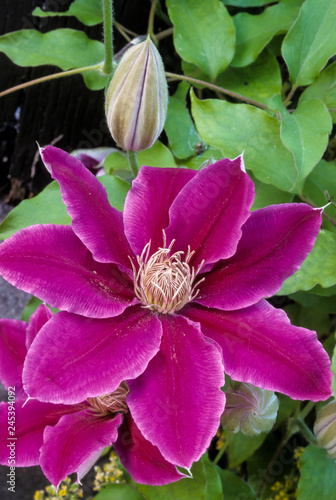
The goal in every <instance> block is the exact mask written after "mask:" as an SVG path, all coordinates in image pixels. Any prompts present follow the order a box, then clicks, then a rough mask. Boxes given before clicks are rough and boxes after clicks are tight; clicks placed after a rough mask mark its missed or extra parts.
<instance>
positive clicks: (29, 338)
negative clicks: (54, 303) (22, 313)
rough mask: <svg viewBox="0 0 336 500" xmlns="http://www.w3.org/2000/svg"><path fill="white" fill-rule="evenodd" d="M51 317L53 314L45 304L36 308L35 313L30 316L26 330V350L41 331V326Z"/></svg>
mask: <svg viewBox="0 0 336 500" xmlns="http://www.w3.org/2000/svg"><path fill="white" fill-rule="evenodd" d="M52 317H53V313H52V312H51V311H50V309H49V307H48V306H46V305H45V304H41V305H39V306H38V308H37V309H36V311H34V312H33V314H32V315H31V316H30V320H29V325H28V328H27V335H26V346H27V349H29V347H30V346H31V344H32V342H33V340H34V339H35V337H36V335H37V334H38V332H39V331H40V330H41V328H42V326H44V325H45V324H46V322H47V321H49V320H50V318H52Z"/></svg>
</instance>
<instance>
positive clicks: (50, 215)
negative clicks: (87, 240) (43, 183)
mask: <svg viewBox="0 0 336 500" xmlns="http://www.w3.org/2000/svg"><path fill="white" fill-rule="evenodd" d="M70 222H71V219H70V217H69V216H68V214H67V211H66V206H65V205H64V203H63V201H62V197H61V192H60V188H59V185H58V184H57V182H56V181H54V182H52V183H51V184H49V186H47V187H46V188H45V189H44V190H43V191H42V193H40V194H39V195H38V196H36V197H35V198H31V199H30V200H23V201H22V202H21V203H20V204H19V205H18V206H17V207H16V208H14V209H13V210H12V211H11V212H10V213H9V214H8V215H7V217H6V219H5V220H4V221H3V223H2V224H1V225H0V239H1V240H5V239H6V238H9V237H10V236H12V234H14V233H16V232H17V231H19V230H20V229H23V228H24V227H28V226H33V225H35V224H70Z"/></svg>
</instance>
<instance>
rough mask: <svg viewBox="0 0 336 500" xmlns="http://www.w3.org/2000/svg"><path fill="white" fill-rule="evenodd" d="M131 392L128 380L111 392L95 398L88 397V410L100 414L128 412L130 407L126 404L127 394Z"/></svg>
mask: <svg viewBox="0 0 336 500" xmlns="http://www.w3.org/2000/svg"><path fill="white" fill-rule="evenodd" d="M128 393H129V388H128V386H127V384H126V382H122V383H121V384H120V386H119V387H118V389H116V390H115V391H114V392H112V393H110V394H104V395H102V396H97V397H95V398H87V400H86V401H87V402H88V403H89V405H90V406H89V408H88V409H87V410H88V411H93V412H94V413H98V414H100V415H103V416H105V415H109V414H111V413H112V414H116V413H126V412H127V411H128V407H127V404H126V396H127V394H128Z"/></svg>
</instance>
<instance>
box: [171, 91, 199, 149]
mask: <svg viewBox="0 0 336 500" xmlns="http://www.w3.org/2000/svg"><path fill="white" fill-rule="evenodd" d="M188 91H189V85H188V84H187V83H185V82H182V83H180V84H179V86H178V88H177V90H176V92H175V94H174V95H172V96H170V97H169V104H168V114H167V118H166V124H165V131H166V134H167V136H168V140H169V147H170V149H171V151H172V152H173V153H174V155H175V156H176V157H177V158H180V159H182V158H189V157H190V156H193V155H194V154H195V148H196V145H197V144H198V143H199V142H200V140H201V139H200V136H199V135H198V133H197V131H196V129H195V125H194V124H193V122H192V119H191V116H190V114H189V111H188V109H187V107H186V95H187V93H188Z"/></svg>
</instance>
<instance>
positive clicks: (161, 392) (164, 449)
mask: <svg viewBox="0 0 336 500" xmlns="http://www.w3.org/2000/svg"><path fill="white" fill-rule="evenodd" d="M41 155H42V159H43V161H44V163H45V165H46V167H47V168H48V170H49V171H50V173H51V175H52V176H53V178H54V179H56V180H57V181H58V182H59V184H60V187H61V193H62V197H63V200H64V203H65V204H66V205H67V209H68V213H69V215H70V217H71V218H72V224H71V227H68V226H55V225H45V226H41V225H37V226H32V227H29V228H26V229H23V230H21V231H19V232H18V233H17V234H15V235H14V236H12V237H11V238H10V239H9V240H7V241H5V242H4V243H3V244H2V245H1V247H0V273H1V274H2V276H3V277H4V278H5V279H6V280H8V281H9V282H10V283H12V284H13V285H15V286H17V287H18V288H21V289H23V290H25V291H27V292H29V293H32V294H33V295H35V296H37V297H39V298H40V299H41V300H43V301H45V302H47V303H48V304H50V305H51V306H53V307H56V308H58V309H61V312H59V313H58V314H56V315H55V316H54V317H53V318H52V319H51V320H50V321H49V322H48V323H47V324H46V325H45V326H44V327H43V328H42V329H41V330H40V332H39V333H38V335H37V336H36V338H35V340H34V342H33V344H32V346H31V347H30V349H29V352H28V355H27V358H26V361H25V366H24V370H23V381H24V387H25V391H26V393H27V394H29V396H31V397H33V398H37V399H39V400H41V401H45V402H54V403H67V404H76V403H79V402H81V401H83V400H84V399H87V398H88V397H96V396H98V395H100V394H109V393H112V392H113V391H115V390H116V389H117V388H118V386H119V385H120V383H121V382H122V381H124V380H126V381H127V384H128V386H129V388H130V393H129V395H128V396H127V404H128V407H129V408H130V410H131V413H132V417H133V418H134V421H135V423H136V425H137V426H138V427H139V429H140V431H141V433H142V434H143V436H144V437H145V438H146V439H147V440H149V441H150V442H151V443H153V444H154V445H156V446H158V448H159V449H160V451H161V453H162V455H163V456H164V458H165V459H166V460H168V461H169V462H171V463H174V464H177V465H179V466H182V467H185V468H187V469H189V468H190V467H191V465H192V463H193V462H194V461H195V460H198V459H199V458H200V456H201V455H202V453H203V452H204V451H205V450H206V448H207V447H208V446H209V444H210V441H211V438H212V436H213V435H214V434H215V432H216V430H217V428H218V425H219V422H220V416H221V414H222V412H223V409H224V403H225V401H224V393H223V391H222V390H221V386H222V385H223V384H224V369H225V371H226V372H227V373H228V374H229V375H230V377H231V378H232V379H234V380H237V381H241V382H245V383H252V384H253V385H255V386H258V387H261V388H263V389H268V390H273V391H280V392H282V393H284V394H287V395H289V396H290V397H292V398H294V399H311V400H313V401H316V400H324V399H327V398H328V397H329V396H330V394H331V378H332V377H331V370H330V360H329V357H328V355H327V353H326V352H325V351H324V349H323V347H322V345H321V344H320V343H319V342H318V340H317V337H316V334H315V332H312V331H310V330H307V329H305V328H299V327H295V326H292V325H291V324H290V322H289V320H288V318H287V316H286V314H285V313H284V312H283V311H282V310H279V309H274V308H273V307H272V306H271V305H270V304H269V303H268V302H267V301H265V297H270V296H271V295H273V294H274V293H276V292H277V291H279V289H280V287H281V284H282V282H283V281H284V280H285V279H286V278H287V277H289V276H290V275H292V274H293V273H294V272H295V271H296V270H297V269H298V268H299V267H300V265H301V263H302V262H303V260H304V259H305V258H306V257H307V255H308V253H309V252H310V251H311V249H312V248H313V245H314V242H315V239H316V236H317V234H318V231H319V228H320V225H321V212H322V211H321V210H320V209H313V208H311V207H309V206H308V205H305V204H303V203H300V204H288V205H274V206H270V207H267V208H264V209H260V210H257V211H255V212H252V213H251V212H250V208H251V205H252V202H253V198H254V186H253V183H252V181H251V180H250V178H249V177H248V175H247V174H246V172H245V170H244V165H243V159H242V157H238V158H236V159H235V160H227V159H225V160H221V161H218V162H216V163H214V164H211V165H209V166H207V167H206V168H204V169H203V170H201V171H198V172H197V171H192V170H188V169H171V168H153V167H146V166H143V167H142V168H141V169H140V172H139V175H138V177H137V178H136V179H135V180H134V181H133V185H132V188H131V189H130V191H129V193H128V195H127V197H126V202H125V208H124V211H123V213H121V212H119V211H118V210H116V209H114V208H112V207H111V206H110V204H109V202H108V199H107V195H106V191H105V189H104V188H103V186H102V185H101V184H100V183H99V181H98V180H97V179H96V178H95V177H94V176H93V175H92V174H91V173H90V172H89V171H88V170H87V169H85V167H84V166H83V165H82V164H81V162H80V161H79V160H77V159H76V158H73V157H71V156H70V155H68V154H67V153H65V152H63V151H61V150H59V149H57V148H55V147H52V146H48V147H46V148H45V149H43V150H42V151H41Z"/></svg>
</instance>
